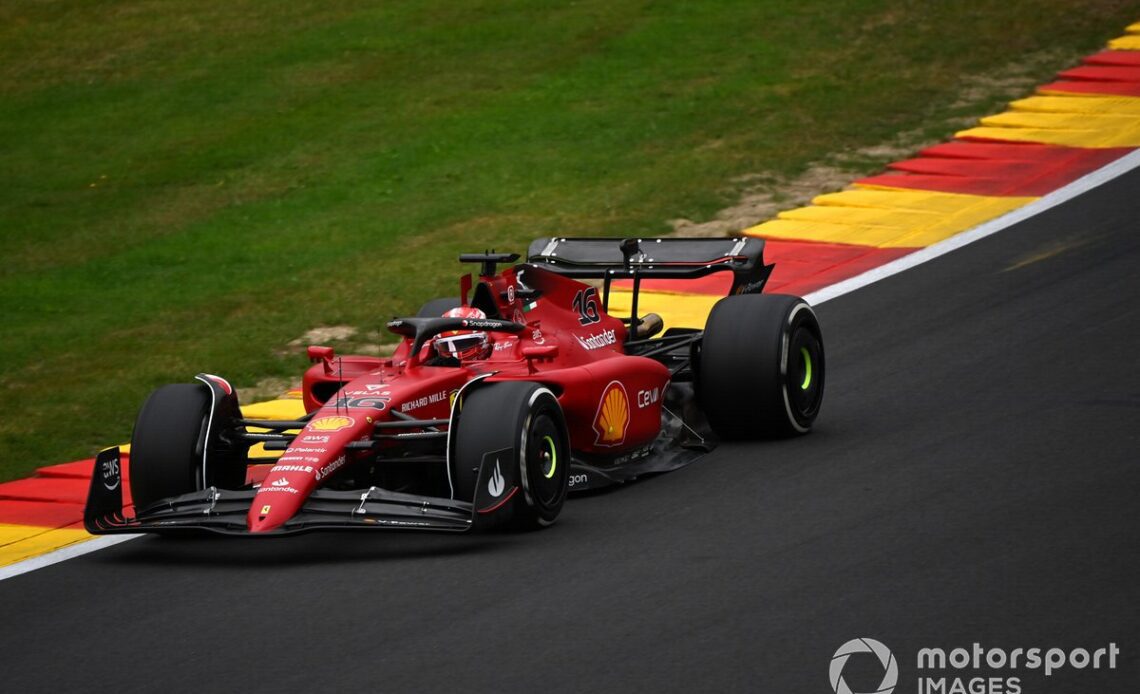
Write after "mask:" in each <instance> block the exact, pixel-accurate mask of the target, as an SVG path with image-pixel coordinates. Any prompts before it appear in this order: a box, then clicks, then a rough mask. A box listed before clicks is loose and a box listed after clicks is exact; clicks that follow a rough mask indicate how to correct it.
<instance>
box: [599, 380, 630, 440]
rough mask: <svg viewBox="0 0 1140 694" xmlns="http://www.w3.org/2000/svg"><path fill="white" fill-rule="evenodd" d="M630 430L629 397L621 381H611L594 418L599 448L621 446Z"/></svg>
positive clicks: (604, 391)
mask: <svg viewBox="0 0 1140 694" xmlns="http://www.w3.org/2000/svg"><path fill="white" fill-rule="evenodd" d="M627 429H629V395H627V394H626V392H625V386H623V385H622V384H621V382H620V381H610V382H609V385H607V386H606V388H605V390H603V391H602V399H601V400H600V401H599V402H598V414H597V415H595V416H594V431H595V432H597V434H598V440H597V441H595V442H594V443H595V445H597V446H620V445H621V444H622V443H624V442H625V432H626V430H627Z"/></svg>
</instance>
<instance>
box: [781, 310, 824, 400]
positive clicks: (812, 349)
mask: <svg viewBox="0 0 1140 694" xmlns="http://www.w3.org/2000/svg"><path fill="white" fill-rule="evenodd" d="M789 352H790V353H789V355H788V356H789V362H790V363H789V364H788V376H787V379H788V380H787V384H788V388H787V390H788V400H789V403H790V404H791V406H792V408H793V410H794V411H795V414H796V416H797V418H798V419H800V420H801V421H810V420H811V419H812V418H814V417H815V414H816V412H818V411H819V404H820V401H821V400H822V399H823V345H822V343H820V341H819V338H818V337H816V335H815V333H813V332H812V331H811V330H809V329H807V328H805V327H803V326H800V327H798V328H797V329H796V330H795V332H794V333H793V334H792V339H791V345H790V350H789Z"/></svg>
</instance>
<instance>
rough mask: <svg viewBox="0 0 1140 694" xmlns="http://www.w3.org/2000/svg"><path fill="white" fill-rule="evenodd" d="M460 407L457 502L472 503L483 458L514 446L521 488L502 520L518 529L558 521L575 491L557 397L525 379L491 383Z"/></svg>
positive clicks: (453, 470)
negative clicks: (458, 500) (490, 453)
mask: <svg viewBox="0 0 1140 694" xmlns="http://www.w3.org/2000/svg"><path fill="white" fill-rule="evenodd" d="M457 406H460V407H462V408H463V409H462V410H461V412H460V417H459V420H458V423H457V424H456V429H455V432H454V437H455V440H454V442H453V443H454V447H453V455H452V456H451V462H450V465H451V467H450V470H449V474H450V475H451V484H452V490H453V493H454V494H455V498H456V499H463V500H470V499H473V498H474V496H475V485H476V483H477V481H478V477H479V466H480V464H481V463H482V461H483V456H484V454H486V453H489V452H491V451H499V450H503V449H508V448H509V449H510V450H511V456H512V457H511V462H510V463H509V464H511V465H514V466H515V469H516V471H517V473H518V474H517V476H516V479H517V480H518V484H519V487H520V489H519V490H518V491H517V492H516V493H515V496H514V497H513V498H511V500H510V501H509V502H508V506H509V508H508V509H504V510H503V511H500V512H496V513H501V515H499V516H497V518H498V519H499V520H500V521H501V524H502V525H505V526H507V527H511V528H515V529H529V528H539V527H544V526H547V525H550V524H552V523H554V521H555V519H556V518H558V514H559V513H561V512H562V506H563V504H564V503H565V502H566V495H567V492H568V491H569V489H570V435H569V431H568V430H567V428H566V419H565V417H564V415H563V413H562V407H561V406H560V405H559V404H558V399H557V398H556V397H554V394H553V393H552V392H550V390H549V389H548V388H545V387H544V386H541V385H538V384H536V383H530V382H526V381H510V382H502V383H490V384H486V385H483V386H480V387H477V388H476V389H475V390H473V391H471V392H470V393H468V394H465V395H464V396H463V400H462V402H461V403H459V404H458V405H457Z"/></svg>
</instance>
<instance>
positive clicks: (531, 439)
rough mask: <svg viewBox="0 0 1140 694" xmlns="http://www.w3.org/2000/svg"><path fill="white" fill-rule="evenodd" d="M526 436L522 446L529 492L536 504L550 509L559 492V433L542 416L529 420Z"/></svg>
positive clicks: (560, 443)
mask: <svg viewBox="0 0 1140 694" xmlns="http://www.w3.org/2000/svg"><path fill="white" fill-rule="evenodd" d="M529 433H530V435H529V436H528V437H527V444H526V448H527V451H526V465H527V472H528V475H527V477H528V478H529V481H530V484H529V485H528V486H529V492H530V495H531V497H532V498H533V499H534V501H535V502H536V504H537V505H539V506H540V507H543V508H552V507H554V506H555V505H557V503H558V502H559V500H560V499H561V496H562V493H563V487H564V485H563V484H562V481H563V480H562V478H563V476H564V470H562V468H563V467H565V466H564V465H560V462H561V461H560V460H559V455H558V451H559V449H560V448H561V447H562V432H560V431H559V430H558V427H557V426H556V425H555V423H554V421H553V420H552V419H551V418H550V416H549V415H547V414H545V413H542V414H539V415H537V416H535V417H534V418H533V419H532V420H531V425H530V432H529Z"/></svg>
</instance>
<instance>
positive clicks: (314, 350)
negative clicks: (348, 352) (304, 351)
mask: <svg viewBox="0 0 1140 694" xmlns="http://www.w3.org/2000/svg"><path fill="white" fill-rule="evenodd" d="M335 356H336V350H334V349H333V348H332V347H318V346H317V345H310V346H309V361H310V362H312V363H314V364H316V363H317V362H319V361H324V362H330V361H332V359H333V357H335Z"/></svg>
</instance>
